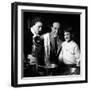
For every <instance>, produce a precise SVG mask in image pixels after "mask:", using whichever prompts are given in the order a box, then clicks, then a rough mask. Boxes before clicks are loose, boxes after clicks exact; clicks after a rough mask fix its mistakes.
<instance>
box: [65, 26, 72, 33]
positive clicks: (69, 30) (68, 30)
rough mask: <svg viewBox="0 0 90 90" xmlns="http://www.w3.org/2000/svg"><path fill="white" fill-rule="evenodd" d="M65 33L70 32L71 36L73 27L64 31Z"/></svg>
mask: <svg viewBox="0 0 90 90" xmlns="http://www.w3.org/2000/svg"><path fill="white" fill-rule="evenodd" d="M64 32H69V33H70V34H72V33H73V32H72V27H68V28H67V29H65V30H64Z"/></svg>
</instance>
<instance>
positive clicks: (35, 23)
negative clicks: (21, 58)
mask: <svg viewBox="0 0 90 90" xmlns="http://www.w3.org/2000/svg"><path fill="white" fill-rule="evenodd" d="M42 26H43V23H42V20H41V18H39V17H36V18H34V19H33V20H32V26H31V28H30V31H29V34H28V36H26V37H28V38H26V39H25V40H26V41H25V42H26V43H24V44H25V45H24V53H25V52H26V53H25V54H26V56H27V57H26V59H27V60H28V64H29V67H30V69H28V71H27V72H29V71H32V72H31V73H28V75H29V76H33V75H34V76H35V75H37V74H36V73H37V72H38V70H37V69H38V66H37V65H38V64H43V56H44V54H43V52H44V47H43V45H44V44H43V40H42V39H41V36H40V32H41V31H42ZM34 73H35V74H34Z"/></svg>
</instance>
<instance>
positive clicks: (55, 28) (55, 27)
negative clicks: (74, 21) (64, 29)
mask: <svg viewBox="0 0 90 90" xmlns="http://www.w3.org/2000/svg"><path fill="white" fill-rule="evenodd" d="M51 29H52V32H53V34H54V37H56V36H57V35H58V31H59V29H60V24H59V23H58V22H55V23H53V26H52V27H51Z"/></svg>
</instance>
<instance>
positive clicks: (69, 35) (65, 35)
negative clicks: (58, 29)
mask: <svg viewBox="0 0 90 90" xmlns="http://www.w3.org/2000/svg"><path fill="white" fill-rule="evenodd" d="M64 39H65V41H67V42H69V41H70V40H71V34H70V32H64Z"/></svg>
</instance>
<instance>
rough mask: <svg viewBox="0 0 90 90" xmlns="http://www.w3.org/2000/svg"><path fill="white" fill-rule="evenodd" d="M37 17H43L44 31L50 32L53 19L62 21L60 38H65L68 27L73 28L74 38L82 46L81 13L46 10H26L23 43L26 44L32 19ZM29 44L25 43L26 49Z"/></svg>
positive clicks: (24, 13)
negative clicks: (64, 34)
mask: <svg viewBox="0 0 90 90" xmlns="http://www.w3.org/2000/svg"><path fill="white" fill-rule="evenodd" d="M35 17H41V18H42V20H43V24H44V25H43V30H42V33H46V32H50V28H51V24H52V22H53V21H59V22H60V23H61V31H60V32H61V34H60V36H61V37H60V38H61V39H62V40H64V39H63V30H64V29H66V28H67V27H72V28H73V33H74V40H75V41H76V43H77V44H78V45H79V47H80V14H75V13H74V14H73V13H65V12H44V11H38V12H37V11H32V12H30V11H25V12H23V28H24V29H23V32H24V33H23V36H24V38H23V40H24V41H23V44H26V42H27V37H28V33H29V32H30V27H31V21H32V19H33V18H35ZM26 47H27V45H24V49H25V48H26Z"/></svg>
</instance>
